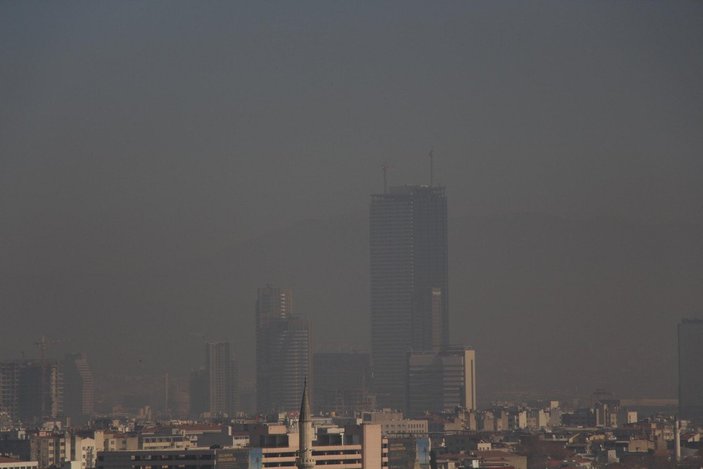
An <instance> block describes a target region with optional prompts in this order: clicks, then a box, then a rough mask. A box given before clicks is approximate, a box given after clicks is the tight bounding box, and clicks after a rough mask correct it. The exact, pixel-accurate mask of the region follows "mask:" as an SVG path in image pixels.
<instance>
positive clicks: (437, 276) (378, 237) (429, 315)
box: [370, 186, 449, 409]
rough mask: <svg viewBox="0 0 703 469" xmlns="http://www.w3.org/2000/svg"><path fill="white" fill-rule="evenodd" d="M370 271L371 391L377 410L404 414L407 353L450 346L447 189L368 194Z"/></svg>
mask: <svg viewBox="0 0 703 469" xmlns="http://www.w3.org/2000/svg"><path fill="white" fill-rule="evenodd" d="M370 268H371V358H372V362H373V367H374V388H375V391H376V394H377V399H378V404H379V405H380V406H382V407H392V408H396V409H403V408H404V407H405V405H406V378H407V354H408V352H409V351H428V350H435V351H437V350H439V349H440V348H442V347H443V346H446V345H448V343H449V308H448V242H447V197H446V194H445V189H444V187H441V186H400V187H391V188H390V190H389V191H387V192H384V193H383V194H374V195H372V196H371V206H370Z"/></svg>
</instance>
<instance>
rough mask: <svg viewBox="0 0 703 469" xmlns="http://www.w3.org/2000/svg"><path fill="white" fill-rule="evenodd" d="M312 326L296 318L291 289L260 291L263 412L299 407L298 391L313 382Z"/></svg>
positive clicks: (258, 326) (259, 354)
mask: <svg viewBox="0 0 703 469" xmlns="http://www.w3.org/2000/svg"><path fill="white" fill-rule="evenodd" d="M311 342H312V340H311V328H310V323H309V322H308V321H307V320H304V319H302V318H299V317H295V316H293V293H292V291H291V290H290V289H288V288H276V287H273V286H271V285H267V286H266V287H264V288H259V290H258V294H257V301H256V391H257V409H258V411H259V413H269V412H278V411H292V410H296V409H297V408H298V404H299V400H298V390H299V389H301V388H302V387H303V385H304V383H305V378H306V377H307V379H308V382H310V383H312V382H314V381H313V379H312V354H311Z"/></svg>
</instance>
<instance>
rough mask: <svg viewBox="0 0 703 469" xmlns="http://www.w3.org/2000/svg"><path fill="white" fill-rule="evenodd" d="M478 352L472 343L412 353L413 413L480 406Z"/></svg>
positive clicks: (410, 394) (410, 409) (410, 403)
mask: <svg viewBox="0 0 703 469" xmlns="http://www.w3.org/2000/svg"><path fill="white" fill-rule="evenodd" d="M475 373H476V354H475V352H474V350H473V349H471V348H469V347H449V348H447V349H444V350H442V351H440V352H411V353H409V354H408V380H407V383H408V405H407V413H408V415H409V416H410V417H417V416H421V415H423V414H425V413H426V412H436V413H439V412H451V411H454V410H455V409H456V408H457V407H461V408H464V409H467V410H476V374H475Z"/></svg>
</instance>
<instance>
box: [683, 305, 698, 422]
mask: <svg viewBox="0 0 703 469" xmlns="http://www.w3.org/2000/svg"><path fill="white" fill-rule="evenodd" d="M678 335H679V418H681V419H685V420H693V421H695V422H697V423H703V319H684V320H682V321H681V323H679V327H678Z"/></svg>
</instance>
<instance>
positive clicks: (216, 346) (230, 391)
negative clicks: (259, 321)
mask: <svg viewBox="0 0 703 469" xmlns="http://www.w3.org/2000/svg"><path fill="white" fill-rule="evenodd" d="M233 369H234V370H236V367H234V368H233V361H232V356H231V354H230V347H229V342H212V343H208V344H206V345H205V370H206V371H207V383H208V411H209V412H210V414H211V415H225V414H226V415H231V414H232V413H233V410H234V408H233V404H234V389H235V383H234V380H235V376H233V373H232V371H233Z"/></svg>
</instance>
